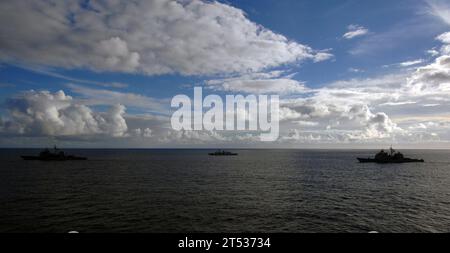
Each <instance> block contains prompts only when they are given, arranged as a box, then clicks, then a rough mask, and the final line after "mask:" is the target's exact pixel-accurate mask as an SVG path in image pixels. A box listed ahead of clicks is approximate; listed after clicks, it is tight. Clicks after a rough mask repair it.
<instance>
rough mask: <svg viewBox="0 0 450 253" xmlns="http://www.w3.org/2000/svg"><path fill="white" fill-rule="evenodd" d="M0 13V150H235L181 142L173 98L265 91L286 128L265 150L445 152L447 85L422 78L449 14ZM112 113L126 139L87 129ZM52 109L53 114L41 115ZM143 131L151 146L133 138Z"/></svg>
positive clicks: (438, 66) (203, 141)
mask: <svg viewBox="0 0 450 253" xmlns="http://www.w3.org/2000/svg"><path fill="white" fill-rule="evenodd" d="M0 11H1V12H2V14H3V15H2V18H0V24H1V25H0V26H1V29H0V36H1V37H2V41H3V42H2V43H0V62H1V63H0V64H1V65H0V89H1V91H2V92H1V94H0V103H1V107H0V113H1V117H2V121H1V122H0V123H1V124H3V125H2V127H1V128H0V130H1V131H2V135H1V138H0V144H2V145H3V146H20V145H22V144H19V143H22V141H23V139H24V138H26V139H29V138H31V139H35V140H39V141H38V142H37V143H38V144H37V145H42V144H46V143H48V142H49V141H48V139H51V140H54V139H55V138H56V139H58V140H59V141H61V142H64V143H65V144H67V145H68V146H70V145H73V146H77V145H78V146H84V145H87V146H89V145H93V146H110V145H112V146H139V147H159V146H174V145H179V144H180V143H182V144H183V145H187V146H194V147H198V146H216V145H219V146H220V145H222V146H227V145H228V146H241V145H242V143H240V142H239V140H240V139H239V138H237V139H236V138H232V140H229V141H223V140H222V139H221V138H219V139H220V140H219V139H215V138H213V137H211V133H206V134H205V136H200V137H199V136H197V135H198V133H197V134H186V133H184V134H182V135H181V137H180V138H185V139H183V140H179V139H177V138H178V137H173V136H174V135H177V134H173V133H168V132H170V129H166V128H167V126H166V125H167V118H166V119H164V117H166V116H168V115H170V108H169V107H170V99H171V98H172V97H173V96H174V95H176V94H192V87H193V86H204V87H205V88H207V91H206V92H213V93H218V94H222V95H224V94H229V93H230V92H231V93H244V94H246V93H247V94H248V93H249V89H250V88H251V89H252V90H251V91H255V90H254V87H255V85H257V84H259V83H262V84H263V85H262V86H261V87H260V89H259V88H258V90H257V91H256V92H257V93H271V94H274V93H275V94H279V95H280V96H281V99H282V106H284V107H283V108H282V109H283V112H285V114H286V115H287V116H286V117H287V118H286V119H284V120H283V122H282V128H283V129H282V131H283V133H284V136H282V137H281V138H280V141H279V142H278V143H276V144H274V145H275V146H281V147H308V145H315V146H319V147H333V146H335V145H342V143H344V144H345V145H346V146H348V147H366V146H378V145H382V144H385V143H392V142H395V143H399V145H405V146H409V145H411V143H415V144H414V145H419V146H420V145H425V144H424V143H426V145H427V147H450V146H447V142H448V141H450V139H449V140H447V139H448V136H447V135H448V134H447V132H448V131H447V130H448V129H447V124H449V125H450V119H448V120H447V118H448V116H447V114H446V112H447V109H449V107H448V105H447V100H446V97H447V93H446V92H447V90H446V86H445V84H446V83H447V79H445V78H442V79H439V81H438V83H436V80H435V79H433V80H429V79H426V78H429V77H430V76H432V75H434V74H436V71H442V72H443V73H440V74H443V75H444V74H448V73H449V72H450V70H448V69H446V68H447V65H445V62H444V61H443V60H442V59H443V57H445V56H447V55H448V54H449V52H448V51H446V45H447V41H446V39H445V38H444V37H445V36H444V37H441V38H440V39H439V36H440V35H445V33H446V32H448V31H450V5H449V4H448V3H446V2H445V1H439V0H436V1H431V0H430V1H425V0H399V1H357V0H347V1H345V0H333V1H331V0H321V1H297V0H283V1H275V0H258V1H242V0H241V1H220V2H213V1H209V2H203V1H198V2H194V3H191V2H190V1H186V2H184V3H182V2H176V1H175V2H173V3H170V1H147V2H146V3H140V1H138V3H136V6H134V4H131V3H127V2H122V3H120V4H113V3H112V2H108V1H100V2H99V3H91V2H89V1H83V2H82V3H81V4H77V3H72V4H65V3H61V4H57V5H53V6H52V5H51V4H49V3H48V2H47V1H42V2H39V3H33V4H30V3H27V1H25V0H24V1H22V0H21V1H3V2H2V3H1V4H0ZM19 13H21V14H19ZM24 15H26V18H24ZM177 15H180V16H177ZM180 20H181V21H180ZM448 44H450V42H448ZM449 51H450V50H449ZM439 59H441V60H439ZM421 68H425V69H426V70H427V71H430V73H425V74H424V73H423V72H425V71H423V70H422V71H421V70H420V69H421ZM411 80H416V82H414V81H411ZM449 80H450V79H449ZM449 82H450V81H449ZM301 90H308V92H301ZM411 90H416V93H411V92H410V91H411ZM58 91H63V92H64V96H60V95H58V96H56V95H55V94H56V93H57V92H58ZM420 92H422V94H425V93H426V94H427V97H425V96H418V95H417V93H420ZM343 93H346V94H347V95H346V97H347V99H346V100H344V96H343V95H342V94H343ZM348 94H351V95H348ZM436 94H438V95H441V96H442V99H436V98H437V97H436ZM54 96H55V97H54ZM67 96H70V98H69V97H67ZM349 96H350V97H349ZM365 96H367V98H365ZM41 100H42V101H41ZM56 100H61V101H59V102H58V104H57V105H54V104H52V103H53V102H49V101H56ZM60 103H61V104H63V105H60ZM116 104H122V105H124V107H125V108H124V112H122V111H121V110H119V111H120V113H119V114H120V115H119V116H120V117H123V122H119V123H118V122H111V124H112V125H115V124H116V125H117V126H119V127H120V126H123V127H124V129H121V130H119V131H116V130H117V129H115V130H111V131H112V132H111V131H110V132H108V131H109V130H105V129H108V127H106V126H103V127H102V126H99V125H98V124H99V122H96V121H92V122H87V123H86V122H85V121H86V120H91V118H94V119H95V120H97V118H98V117H104V119H103V118H102V120H103V121H107V119H108V117H110V118H114V117H113V116H112V115H108V114H109V112H110V111H111V108H112V107H114V106H116ZM81 105H82V106H84V107H86V108H87V109H86V110H87V111H86V112H85V111H83V112H78V113H80V115H82V116H78V115H76V116H74V115H73V114H70V117H75V118H76V120H75V119H74V118H70V117H69V116H67V117H68V118H69V119H70V122H65V120H67V117H63V116H64V113H66V111H67V110H68V109H67V108H72V107H71V106H74V107H77V108H78V107H79V106H81ZM84 107H83V108H84ZM33 108H34V109H35V110H32V109H33ZM49 108H51V110H55V112H59V114H57V115H46V113H48V112H49V111H51V110H50V109H49ZM38 110H43V111H44V113H43V115H44V116H42V117H44V118H45V117H48V118H46V119H43V118H42V117H41V116H39V115H40V114H39V113H40V112H39V111H38ZM83 110H84V109H83ZM30 111H33V112H31V113H30ZM354 112H357V113H356V114H355V115H353V114H352V113H354ZM85 113H87V114H85ZM19 114H20V115H19ZM18 115H19V116H18ZM115 116H117V115H115ZM39 117H41V118H39ZM58 117H59V118H58ZM61 117H63V118H61ZM161 117H162V118H161ZM24 118H26V120H24ZM137 118H139V119H137ZM78 119H80V120H81V121H80V122H78V121H77V120H78ZM52 120H54V121H55V124H56V125H46V124H45V122H47V123H48V122H52ZM75 121H76V124H81V126H80V125H76V126H71V125H70V124H75V123H74V122H75ZM103 121H102V122H103ZM30 122H31V123H30ZM89 124H93V125H89ZM111 124H110V125H111ZM68 125H69V126H70V127H67V126H68ZM86 126H89V127H86ZM13 128H14V129H16V130H17V129H21V131H13V130H12V129H13ZM145 129H147V133H150V132H151V133H152V134H147V135H148V136H147V137H148V139H145V138H137V137H136V136H135V137H136V138H134V137H133V136H134V135H133V134H134V132H136V133H137V135H139V134H141V135H142V133H143V132H144V130H145ZM135 130H136V131H135ZM111 133H113V134H111ZM168 135H170V138H174V139H170V138H169V137H167V136H168ZM188 135H189V136H188ZM191 135H196V136H191ZM111 136H112V137H111ZM118 137H122V138H118ZM141 137H142V136H141ZM196 138H197V139H196ZM166 139H167V140H166ZM245 143H248V141H245ZM253 144H254V145H261V146H266V145H267V144H261V143H253V142H252V145H253Z"/></svg>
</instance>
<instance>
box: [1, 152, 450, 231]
mask: <svg viewBox="0 0 450 253" xmlns="http://www.w3.org/2000/svg"><path fill="white" fill-rule="evenodd" d="M37 152H39V150H12V149H3V150H0V162H1V165H0V232H58V233H59V232H61V233H65V232H68V231H71V230H77V231H79V232H362V233H365V232H368V231H373V230H376V231H379V232H450V151H428V150H427V151H423V150H407V151H405V152H404V153H405V155H407V156H409V157H415V158H423V159H425V160H426V163H423V164H422V163H417V164H386V165H378V164H359V163H358V162H357V161H356V159H355V158H356V157H357V156H362V157H368V156H371V155H373V154H374V153H375V151H366V150H363V151H333V150H315V151H312V150H310V151H309V150H238V151H237V152H239V156H237V157H211V156H208V155H207V153H208V152H209V151H208V150H68V152H69V153H72V154H76V155H83V156H88V157H89V159H90V160H88V161H65V162H40V161H22V160H20V158H19V155H23V154H30V155H33V154H36V153H37Z"/></svg>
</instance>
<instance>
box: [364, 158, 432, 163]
mask: <svg viewBox="0 0 450 253" xmlns="http://www.w3.org/2000/svg"><path fill="white" fill-rule="evenodd" d="M357 159H358V161H359V162H360V163H423V162H425V161H424V160H423V159H410V158H404V159H392V160H377V159H373V158H357Z"/></svg>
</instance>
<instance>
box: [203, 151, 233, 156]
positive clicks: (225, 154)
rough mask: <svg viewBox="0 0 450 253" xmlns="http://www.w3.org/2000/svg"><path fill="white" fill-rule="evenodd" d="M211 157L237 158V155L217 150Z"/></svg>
mask: <svg viewBox="0 0 450 253" xmlns="http://www.w3.org/2000/svg"><path fill="white" fill-rule="evenodd" d="M209 155H210V156H237V155H238V154H237V153H232V152H229V151H225V150H217V151H216V152H213V153H209Z"/></svg>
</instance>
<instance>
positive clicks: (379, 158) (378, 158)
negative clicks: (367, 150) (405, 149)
mask: <svg viewBox="0 0 450 253" xmlns="http://www.w3.org/2000/svg"><path fill="white" fill-rule="evenodd" d="M356 159H358V161H359V162H360V163H423V162H425V161H424V160H423V159H412V158H407V157H404V156H403V154H402V153H400V152H396V151H395V150H394V149H393V148H392V147H391V148H390V149H389V153H388V152H385V151H384V150H381V151H380V152H378V153H377V154H376V155H375V158H356Z"/></svg>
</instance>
